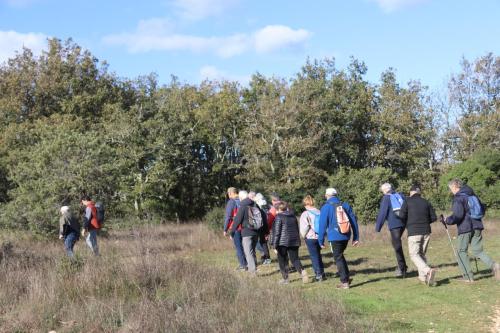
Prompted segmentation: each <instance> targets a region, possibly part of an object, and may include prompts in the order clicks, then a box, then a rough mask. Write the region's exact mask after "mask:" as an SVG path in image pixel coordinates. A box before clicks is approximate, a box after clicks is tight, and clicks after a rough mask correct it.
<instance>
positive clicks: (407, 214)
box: [400, 194, 437, 236]
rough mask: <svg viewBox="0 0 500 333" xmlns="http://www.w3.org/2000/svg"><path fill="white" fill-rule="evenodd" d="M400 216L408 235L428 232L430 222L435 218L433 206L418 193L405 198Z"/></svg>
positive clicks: (429, 230)
mask: <svg viewBox="0 0 500 333" xmlns="http://www.w3.org/2000/svg"><path fill="white" fill-rule="evenodd" d="M400 216H401V221H402V222H403V224H404V225H405V226H406V228H407V229H408V236H417V235H427V234H430V233H431V223H432V222H435V221H436V220H437V216H436V212H435V211H434V208H433V207H432V205H431V204H430V203H429V201H427V200H425V199H424V198H422V197H421V196H420V194H414V195H412V196H411V197H407V198H406V200H405V201H404V202H403V205H402V206H401V211H400Z"/></svg>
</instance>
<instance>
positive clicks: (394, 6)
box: [371, 0, 428, 13]
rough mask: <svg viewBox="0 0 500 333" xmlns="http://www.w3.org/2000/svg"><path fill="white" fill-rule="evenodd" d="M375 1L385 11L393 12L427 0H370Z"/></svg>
mask: <svg viewBox="0 0 500 333" xmlns="http://www.w3.org/2000/svg"><path fill="white" fill-rule="evenodd" d="M371 1H374V2H376V3H377V4H378V5H379V6H380V8H382V10H383V11H385V12H386V13H391V12H394V11H396V10H398V9H402V8H405V7H409V6H413V5H418V4H420V3H424V2H427V1H428V0H371Z"/></svg>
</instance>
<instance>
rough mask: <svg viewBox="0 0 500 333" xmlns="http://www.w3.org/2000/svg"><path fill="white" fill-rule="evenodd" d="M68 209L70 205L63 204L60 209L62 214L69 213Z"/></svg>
mask: <svg viewBox="0 0 500 333" xmlns="http://www.w3.org/2000/svg"><path fill="white" fill-rule="evenodd" d="M68 211H69V207H68V206H62V207H61V209H60V212H61V214H64V213H67V212H68Z"/></svg>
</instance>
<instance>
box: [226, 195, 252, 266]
mask: <svg viewBox="0 0 500 333" xmlns="http://www.w3.org/2000/svg"><path fill="white" fill-rule="evenodd" d="M227 196H228V198H229V200H228V201H227V204H226V213H225V216H224V237H226V236H227V234H228V232H229V231H230V230H231V228H232V226H233V220H234V217H235V216H236V214H237V213H238V209H239V207H240V199H239V198H238V191H237V190H236V188H235V187H230V188H228V189H227ZM241 229H242V228H241V225H240V226H239V227H238V229H236V231H235V232H234V235H233V236H232V240H233V244H234V249H235V251H236V258H237V259H238V267H237V268H236V270H237V271H245V270H246V269H247V260H246V258H245V252H244V251H243V242H242V241H243V239H242V237H241Z"/></svg>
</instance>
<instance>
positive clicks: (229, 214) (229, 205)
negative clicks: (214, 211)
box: [224, 199, 240, 232]
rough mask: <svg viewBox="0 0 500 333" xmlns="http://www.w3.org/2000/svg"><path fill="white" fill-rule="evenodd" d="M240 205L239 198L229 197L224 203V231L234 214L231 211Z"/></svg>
mask: <svg viewBox="0 0 500 333" xmlns="http://www.w3.org/2000/svg"><path fill="white" fill-rule="evenodd" d="M239 207H240V199H229V200H228V202H227V205H226V215H225V216H224V231H226V232H227V231H228V229H229V227H230V225H229V223H230V222H232V220H233V218H234V216H233V211H234V210H235V209H237V208H239Z"/></svg>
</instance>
